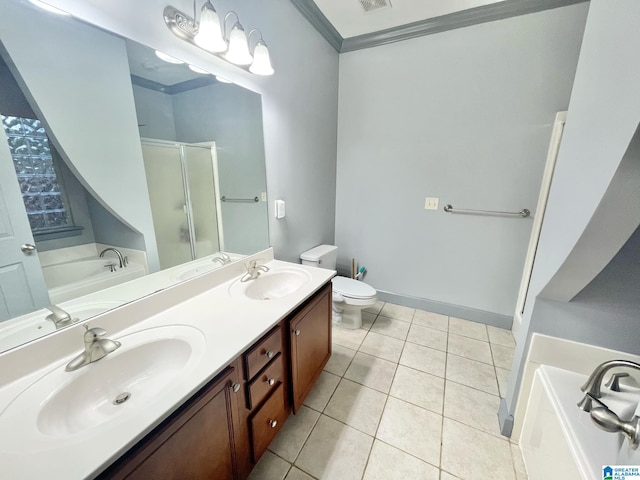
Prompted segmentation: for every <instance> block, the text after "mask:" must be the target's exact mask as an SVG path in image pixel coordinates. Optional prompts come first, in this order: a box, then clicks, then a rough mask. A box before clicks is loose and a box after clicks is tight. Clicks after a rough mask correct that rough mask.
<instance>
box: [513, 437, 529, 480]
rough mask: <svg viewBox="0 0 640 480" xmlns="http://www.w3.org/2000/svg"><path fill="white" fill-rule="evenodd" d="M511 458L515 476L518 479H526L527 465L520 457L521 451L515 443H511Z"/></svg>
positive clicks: (527, 476)
mask: <svg viewBox="0 0 640 480" xmlns="http://www.w3.org/2000/svg"><path fill="white" fill-rule="evenodd" d="M511 458H512V459H513V467H514V469H515V471H516V478H517V479H518V480H527V479H528V478H529V475H528V474H527V467H526V465H525V463H524V459H523V458H522V451H521V450H520V447H519V446H518V445H516V444H513V443H512V444H511Z"/></svg>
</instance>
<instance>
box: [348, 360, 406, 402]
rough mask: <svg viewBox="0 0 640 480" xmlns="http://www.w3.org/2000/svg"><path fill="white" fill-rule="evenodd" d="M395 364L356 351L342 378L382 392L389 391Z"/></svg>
mask: <svg viewBox="0 0 640 480" xmlns="http://www.w3.org/2000/svg"><path fill="white" fill-rule="evenodd" d="M396 366H397V364H396V363H394V362H390V361H388V360H383V359H381V358H377V357H374V356H371V355H367V354H365V353H361V352H358V353H356V356H355V357H353V361H352V362H351V365H350V366H349V369H348V370H347V371H346V373H345V374H344V378H347V379H349V380H352V381H354V382H356V383H360V384H362V385H364V386H366V387H370V388H373V389H374V390H378V391H380V392H382V393H389V389H390V388H391V382H393V376H394V375H395V373H396Z"/></svg>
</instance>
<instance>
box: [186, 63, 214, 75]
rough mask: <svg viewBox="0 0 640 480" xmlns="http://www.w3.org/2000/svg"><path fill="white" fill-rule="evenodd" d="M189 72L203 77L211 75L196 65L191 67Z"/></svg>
mask: <svg viewBox="0 0 640 480" xmlns="http://www.w3.org/2000/svg"><path fill="white" fill-rule="evenodd" d="M189 70H191V71H192V72H196V73H202V74H203V75H208V74H209V72H207V71H206V70H205V69H204V68H200V67H196V66H195V65H189Z"/></svg>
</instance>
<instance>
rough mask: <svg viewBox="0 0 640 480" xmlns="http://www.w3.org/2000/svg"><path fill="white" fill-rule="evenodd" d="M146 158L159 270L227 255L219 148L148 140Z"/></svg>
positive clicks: (144, 149) (212, 144) (144, 151)
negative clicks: (224, 237) (214, 255)
mask: <svg viewBox="0 0 640 480" xmlns="http://www.w3.org/2000/svg"><path fill="white" fill-rule="evenodd" d="M142 155H143V157H144V168H145V172H146V175H147V185H148V188H149V199H150V200H151V213H152V216H153V225H154V229H155V234H156V241H157V244H158V255H159V257H160V268H162V269H165V268H169V267H173V266H176V265H180V264H182V263H185V262H188V261H191V260H196V259H198V258H202V257H205V256H207V255H211V254H213V253H215V252H218V251H221V250H223V249H224V245H222V243H223V241H222V238H223V236H222V222H221V211H220V205H219V203H218V198H219V195H218V194H217V192H218V191H219V185H218V173H217V158H216V147H215V143H214V142H210V143H207V144H206V145H193V144H186V143H176V142H166V141H161V140H148V139H145V140H143V142H142Z"/></svg>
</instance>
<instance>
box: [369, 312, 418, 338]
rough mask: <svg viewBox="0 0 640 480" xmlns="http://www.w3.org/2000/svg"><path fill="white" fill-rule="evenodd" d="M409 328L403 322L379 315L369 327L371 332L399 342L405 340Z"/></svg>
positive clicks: (408, 324)
mask: <svg viewBox="0 0 640 480" xmlns="http://www.w3.org/2000/svg"><path fill="white" fill-rule="evenodd" d="M410 326H411V324H410V323H408V322H405V321H403V320H395V319H393V318H388V317H383V316H382V315H379V316H378V318H377V319H376V321H375V323H374V324H373V325H372V326H371V331H372V332H376V333H379V334H381V335H387V336H388V337H393V338H397V339H399V340H406V338H407V332H408V331H409V327H410Z"/></svg>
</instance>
